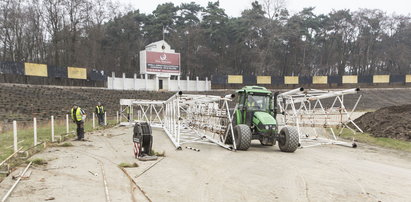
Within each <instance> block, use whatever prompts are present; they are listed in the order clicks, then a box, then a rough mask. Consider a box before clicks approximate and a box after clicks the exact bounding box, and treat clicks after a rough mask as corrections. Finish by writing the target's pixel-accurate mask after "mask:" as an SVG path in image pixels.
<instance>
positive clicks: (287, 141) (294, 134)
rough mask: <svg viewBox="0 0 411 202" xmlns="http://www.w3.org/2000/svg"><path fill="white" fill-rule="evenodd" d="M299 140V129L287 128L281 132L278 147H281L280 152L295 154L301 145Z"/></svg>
mask: <svg viewBox="0 0 411 202" xmlns="http://www.w3.org/2000/svg"><path fill="white" fill-rule="evenodd" d="M298 139H299V138H298V131H297V128H295V127H285V128H283V129H281V131H280V134H279V137H278V147H280V150H281V151H283V152H294V151H295V150H297V148H298V145H299V142H298Z"/></svg>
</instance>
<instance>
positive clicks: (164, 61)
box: [146, 51, 180, 73]
mask: <svg viewBox="0 0 411 202" xmlns="http://www.w3.org/2000/svg"><path fill="white" fill-rule="evenodd" d="M146 71H147V72H160V73H179V72H180V53H164V52H153V51H146Z"/></svg>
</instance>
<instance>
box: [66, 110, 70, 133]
mask: <svg viewBox="0 0 411 202" xmlns="http://www.w3.org/2000/svg"><path fill="white" fill-rule="evenodd" d="M69 132H70V125H69V115H68V114H66V133H67V134H69Z"/></svg>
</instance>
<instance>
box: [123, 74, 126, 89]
mask: <svg viewBox="0 0 411 202" xmlns="http://www.w3.org/2000/svg"><path fill="white" fill-rule="evenodd" d="M123 90H126V73H123Z"/></svg>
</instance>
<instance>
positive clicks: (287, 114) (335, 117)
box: [278, 88, 363, 147]
mask: <svg viewBox="0 0 411 202" xmlns="http://www.w3.org/2000/svg"><path fill="white" fill-rule="evenodd" d="M358 91H359V89H358V88H355V89H349V90H341V91H324V90H315V89H310V90H304V89H303V88H298V89H294V90H291V91H288V92H285V93H281V94H279V95H278V107H279V109H280V112H281V114H282V122H283V123H282V124H283V125H291V126H295V127H297V131H298V134H299V138H300V139H299V141H300V145H302V142H303V141H304V142H305V143H310V144H309V145H307V146H304V147H311V146H317V145H323V144H337V145H343V146H349V147H355V146H356V144H355V143H354V140H353V142H352V143H347V142H343V141H339V140H338V138H337V136H336V134H335V132H334V128H337V129H338V128H340V131H339V135H341V134H342V132H343V130H344V128H348V129H350V130H351V131H352V132H353V133H354V134H355V133H356V130H358V131H360V132H363V131H362V129H361V128H360V127H359V126H358V125H357V124H356V123H355V122H354V121H353V119H352V118H351V116H352V113H353V112H354V111H355V109H356V108H357V106H358V103H359V102H360V100H361V97H362V95H360V96H359V97H358V99H357V101H356V103H355V105H354V106H353V107H352V108H351V111H348V110H347V108H346V106H345V104H344V96H345V95H352V94H356V93H357V92H358ZM327 98H328V99H332V98H334V101H333V102H332V104H331V105H328V106H326V105H325V103H324V102H322V100H323V99H327ZM349 123H351V124H352V125H353V126H354V127H355V129H356V130H354V129H353V128H351V127H350V126H349V125H348V124H349ZM304 127H305V128H307V127H308V128H312V129H314V131H315V133H316V130H315V128H327V129H329V130H330V132H331V134H332V138H320V137H319V136H318V135H317V134H316V135H315V137H310V135H309V134H307V133H306V132H305V131H304V129H302V128H304ZM305 130H307V129H305Z"/></svg>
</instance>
